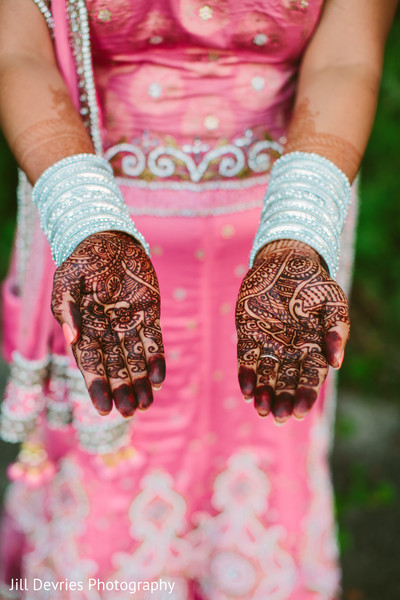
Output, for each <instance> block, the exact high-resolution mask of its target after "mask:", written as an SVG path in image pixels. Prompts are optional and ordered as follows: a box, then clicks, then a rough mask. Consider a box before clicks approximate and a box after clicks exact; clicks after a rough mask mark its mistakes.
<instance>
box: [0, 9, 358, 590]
mask: <svg viewBox="0 0 400 600" xmlns="http://www.w3.org/2000/svg"><path fill="white" fill-rule="evenodd" d="M53 4H54V10H55V12H54V17H55V21H56V46H57V52H58V57H59V61H60V64H61V65H62V70H63V73H64V76H65V78H66V80H67V82H68V83H69V86H70V89H71V93H72V94H73V96H74V98H75V99H76V101H78V95H79V94H77V91H76V90H77V89H78V88H77V78H76V75H75V71H74V67H73V62H72V59H71V56H72V55H71V53H70V50H69V48H68V46H67V45H66V40H68V35H69V34H68V29H67V27H66V20H65V14H64V5H63V3H62V2H56V3H53ZM86 4H87V9H88V13H89V17H90V26H91V41H92V49H93V59H94V69H95V78H96V85H97V93H98V97H99V101H100V107H101V110H102V114H103V122H102V126H103V128H102V136H103V141H104V146H105V150H106V155H107V156H108V157H109V158H110V160H111V162H112V164H113V165H114V168H115V172H116V175H117V176H118V177H119V182H120V184H121V189H122V191H123V193H124V196H125V198H126V201H127V203H128V205H129V206H130V209H131V212H132V215H133V217H134V219H135V222H136V224H137V226H138V228H139V229H140V231H142V232H143V234H144V235H145V237H146V239H147V240H148V242H149V243H150V245H151V249H152V259H153V262H154V266H155V268H156V271H157V274H158V276H159V280H160V288H161V297H162V326H163V332H164V339H165V347H166V356H167V368H168V372H167V378H166V382H165V384H164V385H163V388H162V390H161V391H160V392H159V393H157V394H156V397H155V402H154V405H153V406H152V407H151V409H150V410H149V411H147V412H146V413H143V414H137V415H135V417H134V419H133V421H132V425H131V430H130V443H129V445H128V446H124V447H122V448H121V449H120V450H118V451H115V452H113V453H109V454H107V455H105V456H101V455H97V456H96V455H91V454H89V453H88V452H87V451H85V450H84V449H83V448H82V447H81V446H80V445H79V444H78V443H77V441H76V438H75V437H74V433H73V431H72V428H71V426H64V427H63V428H61V429H57V430H55V429H54V428H51V427H48V426H46V425H45V424H44V422H42V425H41V426H40V427H39V429H37V430H36V433H35V434H34V435H35V436H36V438H35V439H36V440H37V439H40V440H41V441H42V442H43V443H44V444H45V448H46V451H47V453H48V455H49V458H50V459H51V460H52V461H53V463H54V464H55V465H56V468H57V472H56V474H55V476H53V477H50V478H48V480H47V482H44V483H43V485H41V487H36V488H34V487H29V485H28V484H27V483H26V482H25V481H19V482H15V483H13V484H12V485H11V486H10V490H9V495H8V503H7V512H8V520H7V521H5V525H4V528H5V530H4V533H3V563H2V564H3V566H2V570H3V578H4V581H7V580H8V579H9V578H10V577H11V576H14V577H15V576H16V575H15V574H16V573H20V576H21V577H25V578H27V579H28V581H29V582H30V586H31V588H32V589H33V583H32V582H33V578H35V577H36V578H42V579H43V580H49V579H52V580H54V581H58V582H61V581H65V580H70V581H71V580H74V581H82V582H84V584H83V588H84V589H83V590H76V591H73V592H71V591H70V590H68V589H67V590H58V591H57V593H56V595H54V596H52V597H54V598H57V599H60V600H70V599H71V600H92V599H96V600H97V599H100V598H101V599H104V600H114V599H117V598H118V599H119V598H124V599H125V598H127V593H126V592H123V591H118V590H116V589H115V587H114V588H109V589H108V591H107V590H104V591H102V590H101V589H98V588H96V589H92V590H90V589H89V586H88V581H89V578H90V577H94V578H96V579H97V578H98V579H100V580H101V581H103V582H110V586H111V585H112V583H111V582H113V581H115V580H117V581H120V582H121V581H158V580H159V579H160V578H164V580H167V579H168V580H169V581H170V582H171V583H174V584H175V585H174V591H173V593H172V594H171V595H163V594H162V593H161V592H159V593H158V595H157V594H153V595H152V596H151V597H154V598H159V599H161V598H166V597H173V598H174V599H176V600H183V599H185V600H189V599H190V600H194V599H197V600H200V599H201V600H206V599H207V600H228V599H233V598H239V599H242V600H334V599H335V598H336V597H337V589H338V579H339V574H338V567H337V548H336V541H335V532H334V522H333V516H332V490H331V484H330V479H329V471H328V467H327V453H328V446H329V440H330V415H331V411H332V400H331V399H330V396H329V395H328V394H325V396H324V394H322V397H321V398H320V399H319V401H318V403H317V405H316V406H315V408H314V409H313V411H312V414H311V415H310V416H309V417H308V418H307V419H306V420H305V421H304V422H302V423H299V422H296V421H293V420H291V421H289V422H288V423H287V424H286V425H285V426H284V427H281V428H278V427H276V426H274V424H273V422H272V419H271V418H267V419H264V420H263V419H261V418H259V417H258V416H257V415H256V413H255V411H254V409H253V408H252V406H249V405H247V404H246V403H244V402H243V399H242V397H241V394H240V390H239V388H238V384H237V377H236V368H237V367H236V357H235V353H236V348H235V341H236V337H235V328H234V307H235V301H236V296H237V292H238V289H239V286H240V282H241V279H242V278H243V276H244V274H245V273H246V270H247V261H248V254H249V250H250V247H251V243H252V239H253V236H254V232H255V230H256V227H257V224H258V219H259V213H260V206H261V201H262V197H263V194H264V192H265V187H266V182H267V179H266V175H267V174H268V168H269V164H270V163H271V162H272V161H273V160H274V158H276V156H278V155H279V153H280V152H281V151H282V149H283V145H284V141H285V140H284V135H285V130H286V125H287V121H288V118H289V115H290V110H291V107H292V104H293V94H294V89H295V77H296V73H297V68H298V64H299V60H300V58H301V54H302V52H303V50H304V48H305V45H306V43H307V41H308V39H309V38H310V36H311V34H312V32H313V30H314V28H315V26H316V24H317V22H318V18H319V15H320V10H321V4H322V2H321V0H309V1H307V0H260V1H256V0H243V1H240V2H237V1H235V0H218V1H215V0H211V1H210V2H207V3H204V2H201V1H198V0H181V1H179V0H168V1H167V2H165V1H161V0H159V1H157V0H147V1H146V2H142V1H140V2H137V1H136V0H135V1H134V0H114V1H113V2H112V3H111V2H106V1H105V0H88V1H87V3H86ZM265 142H267V144H266V145H265ZM257 144H258V146H257ZM260 144H261V145H260ZM260 149H261V150H260ZM261 151H262V152H261ZM260 154H261V158H260ZM262 156H264V158H262ZM257 157H258V158H257ZM229 158H230V159H231V162H229ZM223 160H225V161H228V162H225V163H223ZM163 169H164V170H163ZM229 169H230V170H229ZM235 169H236V171H235ZM351 226H352V224H351V223H350V225H349V228H350V229H351ZM32 244H33V245H32V247H33V248H34V252H35V253H34V254H33V255H32V256H31V258H30V259H29V260H28V262H27V267H26V269H27V273H28V275H26V276H25V281H28V280H29V286H28V285H27V284H25V286H24V287H22V289H21V292H20V294H21V295H20V299H19V300H17V299H16V298H15V293H14V292H15V290H14V283H15V277H16V274H15V271H12V272H11V274H10V277H9V279H8V281H7V284H6V286H5V296H6V298H8V299H9V300H8V302H9V304H7V306H8V305H11V304H12V303H13V302H14V305H15V306H17V304H18V306H19V307H20V308H19V309H18V310H17V309H15V311H14V314H15V315H16V317H15V319H16V320H15V321H14V320H13V322H11V321H10V322H8V323H7V325H8V327H7V331H10V329H11V328H13V330H14V334H13V335H11V334H8V335H7V336H6V341H7V340H8V346H9V348H8V349H9V350H10V349H15V348H16V349H17V350H18V351H19V352H20V353H21V354H22V355H23V356H24V357H25V358H26V359H27V360H30V361H32V360H39V361H40V360H41V359H42V358H43V356H44V355H45V354H46V353H50V354H52V353H53V354H56V355H58V356H60V355H63V354H65V353H66V350H65V344H64V340H63V338H62V335H61V331H60V329H59V327H58V325H57V324H56V323H55V322H54V320H53V319H52V316H51V314H50V311H49V308H48V306H49V298H50V293H51V277H52V272H53V270H54V268H53V266H52V264H51V259H50V255H49V251H48V249H47V246H46V242H45V240H44V239H43V236H42V234H41V233H40V231H39V230H38V228H37V226H36V229H35V231H34V241H33V243H32ZM347 257H348V253H346V252H345V253H344V259H345V260H347V259H348V258H347ZM347 271H348V269H347ZM28 298H29V299H30V305H29V306H30V308H29V310H28ZM17 315H19V316H18V318H17ZM15 332H16V334H15ZM67 362H69V364H71V365H72V364H73V363H72V361H71V359H70V358H68V359H67ZM46 386H47V387H46ZM63 389H64V388H63ZM43 390H45V392H44V395H45V396H46V394H47V397H49V396H51V394H52V393H53V392H54V390H53V391H52V388H51V385H50V384H49V383H47V384H45V385H44V387H42V388H41V393H42V395H43ZM65 390H66V391H65ZM65 390H64V392H65V394H66V396H68V394H69V392H68V390H69V388H68V385H67V384H66V387H65ZM54 393H55V392H54ZM71 394H72V392H71ZM53 395H54V394H53ZM38 396H39V393H38V394H36V399H37V397H38ZM323 396H324V397H323ZM324 398H325V399H324ZM34 401H35V399H34V400H33V402H34ZM66 401H67V400H66ZM72 404H73V402H72ZM85 406H86V405H85ZM87 406H88V407H89V408H84V409H82V406H81V405H79V406H78V405H74V407H73V408H74V419H75V422H76V423H78V421H80V420H81V421H82V420H83V421H84V420H85V419H87V418H88V417H87V414H86V413H87V411H88V410H90V409H91V408H90V402H89V400H88V399H87ZM90 414H91V416H90V418H91V419H93V420H96V417H95V416H94V415H93V414H92V413H90ZM21 540H23V542H21ZM11 543H12V547H13V549H14V551H13V552H12V553H8V552H7V550H5V549H6V548H7V545H8V544H11ZM21 555H22V556H23V561H22V563H20V560H21ZM164 594H165V592H164ZM22 597H23V598H25V599H30V598H35V600H40V599H41V598H45V597H47V596H45V593H44V591H42V592H41V591H35V592H32V591H31V592H24V593H23V594H22ZM135 597H137V598H141V599H143V600H144V599H147V598H150V595H149V594H148V592H146V591H145V590H144V591H143V590H139V591H137V593H136V594H135Z"/></svg>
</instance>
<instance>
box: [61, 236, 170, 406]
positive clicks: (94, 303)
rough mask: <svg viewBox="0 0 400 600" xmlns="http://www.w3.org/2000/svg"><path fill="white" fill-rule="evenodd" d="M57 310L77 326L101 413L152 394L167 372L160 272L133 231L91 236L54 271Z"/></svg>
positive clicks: (76, 340)
mask: <svg viewBox="0 0 400 600" xmlns="http://www.w3.org/2000/svg"><path fill="white" fill-rule="evenodd" d="M52 311H53V314H54V316H55V318H56V319H57V321H58V322H59V323H60V325H63V326H64V328H65V327H66V326H68V327H69V328H70V329H71V330H72V334H73V337H71V341H72V349H73V352H74V356H75V359H76V362H77V364H78V367H79V368H80V370H81V372H82V374H83V376H84V379H85V383H86V386H87V388H88V390H89V394H90V397H91V399H92V402H93V404H94V406H95V407H96V409H97V410H98V412H99V413H100V414H102V415H106V414H108V413H109V412H110V411H111V409H112V405H113V399H114V402H115V406H116V408H117V409H118V410H119V412H120V413H121V414H122V415H123V416H125V417H128V416H131V415H133V413H134V412H135V409H136V408H139V409H142V410H143V409H146V408H148V406H150V404H151V403H152V401H153V394H152V387H153V388H154V389H156V388H157V387H159V386H160V384H161V383H162V381H163V380H164V377H165V358H164V349H163V342H162V335H161V328H160V292H159V287H158V281H157V276H156V274H155V271H154V269H153V266H152V264H151V261H150V259H149V258H148V256H147V255H146V253H145V251H144V249H143V247H142V246H141V245H140V244H139V243H138V242H137V241H136V240H134V239H133V238H132V237H131V236H130V235H128V234H126V233H122V232H115V231H108V232H101V233H96V234H93V235H90V236H89V237H88V238H86V239H85V240H84V241H83V242H81V243H80V244H79V245H78V246H77V248H76V249H75V250H74V252H73V253H72V254H71V256H70V257H69V258H68V259H67V260H65V261H64V262H63V263H62V264H61V265H60V266H59V267H58V269H57V270H56V273H55V277H54V286H53V295H52Z"/></svg>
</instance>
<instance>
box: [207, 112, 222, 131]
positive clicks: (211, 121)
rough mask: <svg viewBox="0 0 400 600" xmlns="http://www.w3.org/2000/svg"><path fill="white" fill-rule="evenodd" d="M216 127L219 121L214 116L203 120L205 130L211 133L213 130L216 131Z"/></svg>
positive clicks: (208, 116)
mask: <svg viewBox="0 0 400 600" xmlns="http://www.w3.org/2000/svg"><path fill="white" fill-rule="evenodd" d="M218 126H219V119H218V117H216V116H215V115H207V116H206V118H205V119H204V127H205V128H206V129H209V130H210V131H213V130H214V129H217V128H218Z"/></svg>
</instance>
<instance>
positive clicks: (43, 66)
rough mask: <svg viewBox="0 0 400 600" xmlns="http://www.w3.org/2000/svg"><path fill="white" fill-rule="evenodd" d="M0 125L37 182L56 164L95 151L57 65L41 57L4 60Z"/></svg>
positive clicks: (1, 62)
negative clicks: (63, 159) (79, 154)
mask: <svg viewBox="0 0 400 600" xmlns="http://www.w3.org/2000/svg"><path fill="white" fill-rule="evenodd" d="M0 125H1V127H2V130H3V132H4V136H5V138H6V140H7V141H8V143H9V146H10V148H11V151H12V152H13V154H14V156H15V159H16V160H17V162H18V164H19V165H20V167H21V168H22V169H23V170H24V171H25V173H26V174H27V176H28V178H29V180H30V181H31V182H32V183H35V181H36V180H37V179H38V177H39V176H40V175H41V173H42V172H43V171H44V170H45V169H46V168H47V167H49V166H50V165H52V164H54V163H55V162H56V161H58V160H60V159H62V158H65V157H66V156H70V155H73V154H78V153H82V152H88V153H92V152H94V149H93V145H92V142H91V140H90V137H89V135H88V133H87V132H86V130H85V127H84V125H83V123H82V121H81V119H80V116H79V114H78V112H77V111H76V109H75V107H74V106H73V104H72V101H71V99H70V97H69V94H68V91H67V89H66V87H65V84H64V81H63V80H62V77H61V75H60V73H59V71H58V69H57V67H56V65H54V66H53V65H51V64H49V63H48V62H46V61H44V60H42V59H41V58H40V57H39V58H38V57H29V56H26V55H19V56H4V55H3V56H0Z"/></svg>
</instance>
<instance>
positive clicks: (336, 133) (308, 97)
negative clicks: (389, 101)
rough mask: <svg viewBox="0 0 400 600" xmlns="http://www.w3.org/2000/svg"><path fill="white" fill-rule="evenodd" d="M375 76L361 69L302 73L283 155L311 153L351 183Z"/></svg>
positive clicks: (371, 110)
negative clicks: (324, 160) (286, 153)
mask: <svg viewBox="0 0 400 600" xmlns="http://www.w3.org/2000/svg"><path fill="white" fill-rule="evenodd" d="M378 89H379V77H378V76H377V74H376V73H372V72H370V71H369V69H368V68H366V67H365V66H363V65H354V66H342V67H333V66H332V67H326V68H325V69H323V70H322V71H320V72H313V73H308V72H305V73H304V75H303V77H302V78H301V80H300V85H299V89H298V94H297V98H296V105H295V110H294V114H293V118H292V121H291V124H290V127H289V131H288V140H287V145H286V152H293V151H296V150H299V151H302V152H315V153H316V154H320V155H321V156H325V157H326V158H328V159H329V160H331V161H332V162H333V163H335V164H336V165H337V166H338V167H339V168H340V169H341V170H342V171H343V172H344V173H345V174H346V175H347V177H348V178H349V180H350V181H353V179H354V178H355V176H356V174H357V172H358V169H359V167H360V164H361V159H362V156H363V153H364V151H365V147H366V145H367V142H368V138H369V135H370V131H371V127H372V123H373V119H374V115H375V109H376V103H377V97H378Z"/></svg>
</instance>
